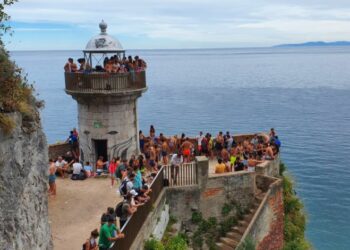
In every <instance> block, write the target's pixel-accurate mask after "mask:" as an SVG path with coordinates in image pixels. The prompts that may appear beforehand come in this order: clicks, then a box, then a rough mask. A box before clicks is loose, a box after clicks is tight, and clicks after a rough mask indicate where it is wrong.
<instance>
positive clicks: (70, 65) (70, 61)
mask: <svg viewBox="0 0 350 250" xmlns="http://www.w3.org/2000/svg"><path fill="white" fill-rule="evenodd" d="M63 68H64V71H65V72H76V71H77V70H78V66H77V65H76V64H75V63H74V61H73V58H68V62H67V63H66V64H65V65H64V67H63Z"/></svg>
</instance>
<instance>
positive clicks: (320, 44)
mask: <svg viewBox="0 0 350 250" xmlns="http://www.w3.org/2000/svg"><path fill="white" fill-rule="evenodd" d="M329 46H350V42H349V41H336V42H323V41H317V42H306V43H291V44H279V45H275V46H273V47H274V48H288V47H329Z"/></svg>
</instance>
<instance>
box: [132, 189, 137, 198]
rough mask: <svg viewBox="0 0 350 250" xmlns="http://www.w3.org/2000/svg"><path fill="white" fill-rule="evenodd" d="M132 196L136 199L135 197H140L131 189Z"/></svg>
mask: <svg viewBox="0 0 350 250" xmlns="http://www.w3.org/2000/svg"><path fill="white" fill-rule="evenodd" d="M130 194H131V195H132V196H133V197H135V196H138V193H137V192H136V191H135V190H134V189H131V190H130Z"/></svg>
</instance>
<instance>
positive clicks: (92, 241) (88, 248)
mask: <svg viewBox="0 0 350 250" xmlns="http://www.w3.org/2000/svg"><path fill="white" fill-rule="evenodd" d="M98 236H99V233H98V231H97V229H95V230H94V231H92V232H91V235H90V238H89V239H87V240H86V242H85V244H84V249H85V250H98V244H97V240H96V239H97V237H98Z"/></svg>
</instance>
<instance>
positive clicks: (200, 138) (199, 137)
mask: <svg viewBox="0 0 350 250" xmlns="http://www.w3.org/2000/svg"><path fill="white" fill-rule="evenodd" d="M196 138H197V142H198V145H199V146H200V145H202V140H203V138H204V135H197V137H196Z"/></svg>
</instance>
